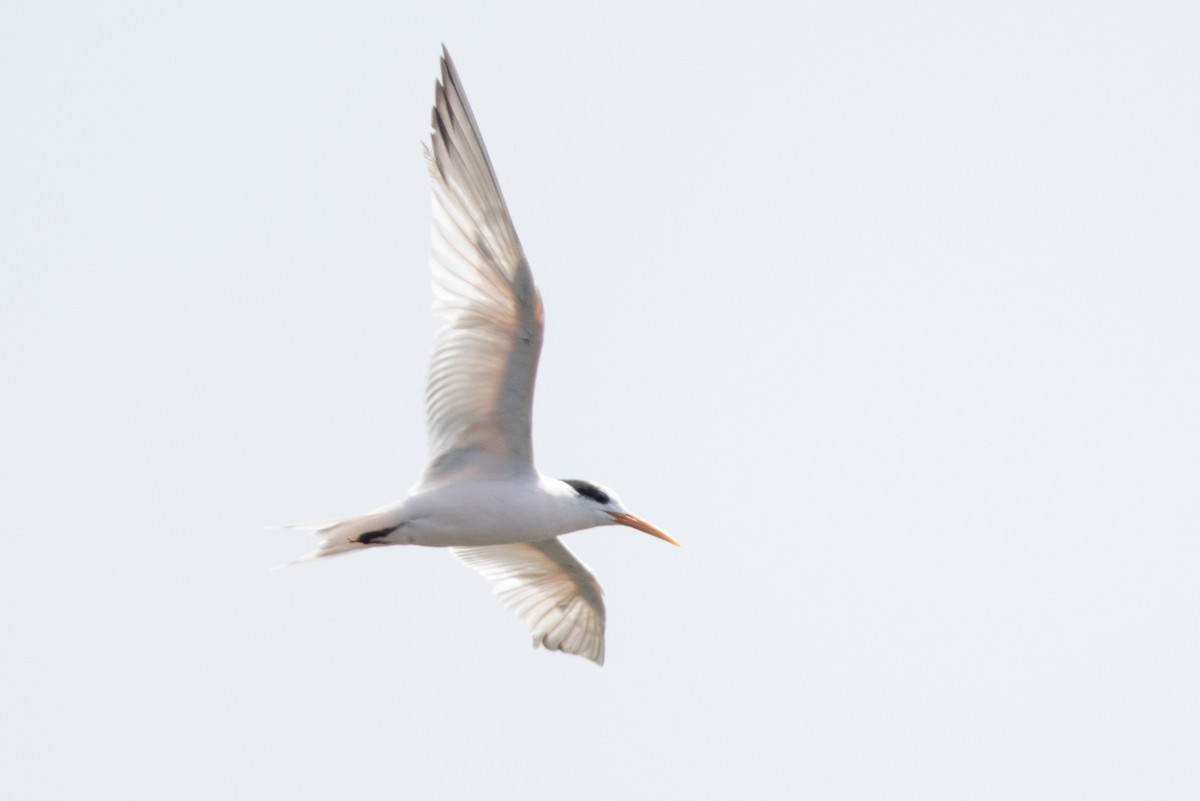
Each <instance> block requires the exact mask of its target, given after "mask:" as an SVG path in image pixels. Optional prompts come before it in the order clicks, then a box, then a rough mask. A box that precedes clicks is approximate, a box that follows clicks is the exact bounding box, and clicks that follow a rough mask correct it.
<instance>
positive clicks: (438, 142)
mask: <svg viewBox="0 0 1200 801" xmlns="http://www.w3.org/2000/svg"><path fill="white" fill-rule="evenodd" d="M425 157H426V159H427V161H428V162H429V173H430V176H431V178H432V181H433V254H432V259H431V267H432V270H433V291H434V310H435V311H436V312H438V313H440V314H441V315H443V316H444V317H445V318H447V319H448V320H449V322H448V323H447V324H446V325H445V326H444V327H443V328H442V329H441V331H440V332H439V333H438V335H437V338H436V341H435V343H434V348H433V359H432V361H431V362H430V366H429V377H428V383H427V386H426V423H427V427H428V435H429V464H428V465H427V466H426V468H425V471H424V473H423V474H422V475H421V477H420V479H419V480H418V481H417V483H416V485H415V486H413V487H412V489H410V490H409V493H408V497H406V498H404V499H403V500H402V501H399V502H397V503H393V504H390V505H388V506H384V507H382V508H380V509H376V510H375V511H373V512H369V513H367V514H365V515H360V516H357V517H352V518H348V519H345V520H337V521H327V522H323V523H313V524H298V525H297V526H296V527H299V528H307V529H311V530H313V531H315V533H316V534H317V535H318V536H320V537H321V539H322V542H321V545H320V547H319V548H318V549H317V550H316V551H314V552H312V553H310V554H308V555H307V556H305V557H302V558H301V559H299V560H297V561H306V560H309V559H316V558H320V557H325V556H335V555H337V554H343V553H348V552H350V551H355V550H360V549H365V548H373V547H379V546H383V545H426V546H434V547H449V548H450V549H451V551H452V552H453V553H454V555H455V556H457V557H458V558H459V559H461V560H462V561H463V562H464V563H466V564H467V565H468V566H470V567H473V568H474V569H475V570H477V571H479V572H480V573H481V574H482V575H483V577H484V578H485V579H487V580H488V581H490V582H492V583H493V584H494V588H495V592H496V594H497V595H499V596H500V598H501V599H502V600H503V601H504V603H505V605H506V606H507V607H508V608H509V609H510V610H511V611H512V612H514V613H515V614H516V615H517V617H519V618H520V619H521V620H522V621H524V622H525V624H526V625H528V626H529V628H530V629H531V630H532V632H533V644H534V647H538V646H542V647H545V648H546V649H548V650H554V651H563V652H565V653H570V654H579V655H580V656H583V657H586V658H588V659H590V660H592V661H593V662H595V663H596V664H603V663H604V627H605V612H604V600H603V597H602V592H601V590H600V585H599V584H598V583H597V581H596V578H595V576H593V575H592V573H591V571H589V570H588V569H587V567H585V566H584V564H583V563H582V562H580V561H579V560H578V559H576V558H575V556H574V555H573V554H572V553H571V552H570V551H568V550H567V548H566V546H565V545H563V544H562V541H561V540H560V539H559V535H560V534H566V533H568V532H572V531H579V530H581V529H586V528H592V527H595V526H609V525H618V524H619V525H623V526H629V527H630V528H635V529H637V530H638V531H644V532H646V533H647V534H652V535H653V536H655V537H658V538H659V539H663V540H666V541H667V542H669V543H672V544H673V545H678V544H679V543H678V542H676V541H675V540H674V539H672V538H671V537H670V536H669V535H667V534H666V533H665V532H663V531H661V530H659V529H658V528H656V527H654V526H652V525H650V524H649V523H647V522H646V521H645V520H642V519H641V518H640V517H637V516H636V515H634V514H631V513H630V512H629V511H628V510H627V509H626V508H625V507H624V505H623V504H622V503H621V501H620V500H619V499H618V498H617V496H616V494H615V493H613V492H612V491H611V490H609V489H607V488H605V487H602V486H600V485H598V484H593V483H591V482H588V481H579V480H566V481H560V480H558V479H554V478H550V477H548V476H545V475H543V474H542V473H540V472H538V470H537V468H536V467H534V464H533V445H532V442H531V439H530V426H531V417H532V404H533V387H534V381H535V378H536V375H537V365H538V355H539V354H540V352H541V349H542V321H543V315H542V300H541V296H540V295H539V294H538V290H537V287H536V286H535V285H534V281H533V274H532V273H531V272H530V270H529V263H528V262H527V261H526V260H525V254H524V252H523V251H522V249H521V242H520V240H519V239H518V238H517V232H516V230H515V229H514V228H513V224H512V220H511V219H510V218H509V214H508V209H507V207H506V206H505V204H504V197H503V195H502V194H501V193H500V186H499V184H498V183H497V182H496V176H495V173H494V172H493V170H492V165H491V161H490V160H489V159H488V154H487V149H486V148H485V147H484V145H483V139H482V138H481V137H480V135H479V126H478V125H477V124H476V123H475V117H474V115H473V114H472V113H471V107H470V106H469V105H468V104H467V98H466V95H464V94H463V90H462V82H461V81H460V80H459V78H458V73H457V71H456V70H455V69H454V63H453V62H452V61H451V60H450V54H449V53H448V52H446V49H445V48H444V47H443V48H442V60H441V80H440V81H438V83H437V87H436V96H435V102H434V107H433V135H432V151H431V150H430V149H429V148H426V149H425Z"/></svg>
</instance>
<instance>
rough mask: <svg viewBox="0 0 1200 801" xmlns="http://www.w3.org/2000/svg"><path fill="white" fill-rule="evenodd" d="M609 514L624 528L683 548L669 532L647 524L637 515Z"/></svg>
mask: <svg viewBox="0 0 1200 801" xmlns="http://www.w3.org/2000/svg"><path fill="white" fill-rule="evenodd" d="M609 514H610V515H611V516H612V519H613V520H616V521H617V522H618V523H620V524H621V525H622V526H629V527H630V528H636V529H637V530H638V531H644V532H646V533H647V534H649V535H650V536H652V537H658V538H659V539H660V540H666V541H667V542H669V543H671V544H672V545H675V546H677V547H682V546H680V545H679V543H678V542H677V541H676V540H675V538H674V537H672V536H671V535H670V534H668V533H667V532H665V531H663V530H662V529H660V528H656V527H655V526H652V525H650V524H649V523H647V522H646V521H645V520H643V519H642V518H640V517H638V516H637V515H623V514H618V513H617V512H609Z"/></svg>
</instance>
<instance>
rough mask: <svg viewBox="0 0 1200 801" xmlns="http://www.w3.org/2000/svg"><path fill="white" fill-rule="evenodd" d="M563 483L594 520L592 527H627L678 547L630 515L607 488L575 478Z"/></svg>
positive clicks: (657, 531)
mask: <svg viewBox="0 0 1200 801" xmlns="http://www.w3.org/2000/svg"><path fill="white" fill-rule="evenodd" d="M563 483H564V484H566V485H567V486H568V487H570V488H571V489H572V490H574V491H575V495H576V499H577V501H578V502H579V503H581V504H583V505H584V508H585V509H587V513H588V514H589V516H591V517H592V518H593V519H594V520H595V522H594V523H593V524H592V525H596V526H612V525H621V526H629V527H630V528H636V529H637V530H638V531H644V532H646V533H647V534H649V535H651V536H653V537H658V538H659V539H660V540H666V541H667V542H669V543H671V544H672V545H676V546H678V545H679V543H678V542H677V541H676V540H675V538H674V537H672V536H671V535H670V534H668V533H667V532H665V531H663V530H662V529H660V528H657V527H655V526H652V525H650V524H649V523H647V522H646V521H645V520H643V519H642V518H640V517H638V516H637V515H635V514H632V513H630V511H629V510H628V509H626V508H625V506H624V504H622V503H621V499H620V498H618V497H617V494H616V493H615V492H613V491H612V490H610V489H609V488H608V487H603V486H601V485H599V484H593V483H592V482H590V481H583V480H581V479H577V478H566V479H563Z"/></svg>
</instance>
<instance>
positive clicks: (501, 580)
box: [450, 537, 604, 665]
mask: <svg viewBox="0 0 1200 801" xmlns="http://www.w3.org/2000/svg"><path fill="white" fill-rule="evenodd" d="M450 550H452V551H453V552H454V555H455V556H457V557H458V558H459V559H461V560H462V561H463V563H464V564H466V565H467V566H468V567H471V568H474V569H475V570H477V571H478V572H479V573H480V574H481V575H482V576H483V577H484V578H485V579H487V580H488V581H489V582H491V583H492V585H493V590H494V592H495V593H496V595H498V596H499V597H500V600H502V601H503V602H504V606H505V608H507V609H508V610H509V611H510V612H512V613H513V614H515V615H516V616H517V617H518V618H520V619H521V621H522V622H523V623H525V625H527V626H528V627H529V628H530V630H531V631H532V632H533V644H534V647H538V646H541V647H544V648H546V649H547V650H550V651H562V652H564V653H568V654H578V655H579V656H582V657H585V658H587V659H590V660H592V661H593V662H595V663H596V664H597V665H603V664H604V593H603V592H602V591H601V589H600V584H599V583H598V582H597V581H596V577H595V576H593V575H592V573H591V571H590V570H588V569H587V567H586V566H584V564H583V563H582V562H580V561H579V560H578V559H577V558H575V555H574V554H572V553H571V552H570V551H569V550H567V547H566V546H565V545H563V544H562V542H561V541H560V540H559V539H558V538H557V537H555V538H553V539H549V540H539V541H537V542H516V543H512V544H509V545H485V546H482V547H478V548H451V549H450Z"/></svg>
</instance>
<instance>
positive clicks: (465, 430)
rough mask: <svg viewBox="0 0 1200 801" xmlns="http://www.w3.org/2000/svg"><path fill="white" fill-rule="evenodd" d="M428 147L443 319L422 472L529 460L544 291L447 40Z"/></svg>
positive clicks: (513, 465)
mask: <svg viewBox="0 0 1200 801" xmlns="http://www.w3.org/2000/svg"><path fill="white" fill-rule="evenodd" d="M426 157H427V158H428V161H429V173H430V176H431V177H432V179H433V258H432V260H431V266H432V268H433V293H434V310H435V311H437V312H438V313H439V314H441V315H443V316H445V317H446V318H447V319H449V321H450V322H449V323H448V324H447V325H446V326H445V327H443V328H442V330H441V331H440V332H439V333H438V336H437V340H436V342H435V343H434V349H433V359H432V361H431V362H430V365H429V381H428V385H427V387H426V399H425V400H426V415H427V425H428V429H429V451H430V453H429V457H430V460H429V465H428V467H426V470H425V476H424V478H423V479H422V483H423V484H425V485H429V484H436V483H439V482H441V481H444V480H446V479H449V478H452V477H454V478H457V477H464V476H465V475H466V474H469V475H472V476H474V477H478V478H502V477H506V476H510V475H513V474H514V473H518V472H522V471H528V470H532V469H533V446H532V444H531V440H530V418H531V416H532V406H533V386H534V381H535V379H536V377H537V364H538V356H539V354H540V353H541V350H542V319H543V317H542V300H541V297H540V296H539V295H538V291H537V287H536V286H535V285H534V283H533V274H532V273H531V272H530V271H529V264H528V262H526V261H525V254H524V252H523V251H522V250H521V242H520V240H519V239H518V238H517V232H516V230H514V229H513V224H512V220H511V219H509V216H508V209H507V207H506V206H505V205H504V197H503V195H501V193H500V186H499V184H498V183H497V182H496V175H495V173H494V172H493V171H492V164H491V161H489V159H488V155H487V149H486V148H485V147H484V145H483V139H482V138H480V136H479V127H478V126H477V125H476V124H475V117H474V115H473V114H472V113H471V107H470V106H469V105H468V104H467V98H466V96H465V95H464V94H463V91H462V83H461V82H460V81H459V79H458V73H457V72H456V71H455V69H454V63H453V62H452V61H451V60H450V54H449V53H447V52H446V51H445V49H444V48H443V50H442V78H441V80H440V81H439V82H438V84H437V94H436V100H435V104H434V108H433V137H432V150H429V149H427V150H426Z"/></svg>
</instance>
